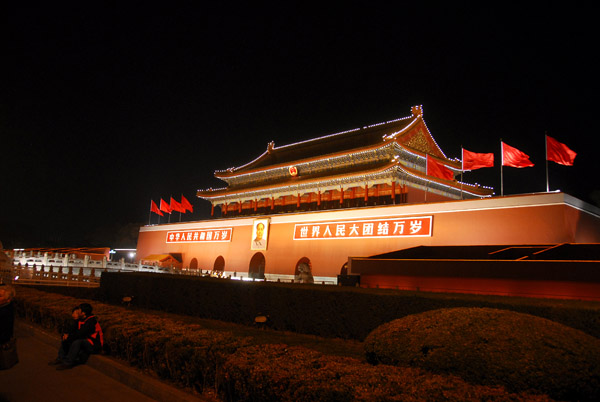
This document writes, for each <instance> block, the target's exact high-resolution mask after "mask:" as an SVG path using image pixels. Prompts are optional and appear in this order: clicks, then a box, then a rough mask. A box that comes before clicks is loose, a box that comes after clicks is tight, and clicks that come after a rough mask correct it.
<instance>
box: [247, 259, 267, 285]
mask: <svg viewBox="0 0 600 402" xmlns="http://www.w3.org/2000/svg"><path fill="white" fill-rule="evenodd" d="M265 264H266V261H265V256H264V255H263V253H256V254H254V255H253V256H252V259H250V266H249V268H248V277H249V278H254V279H265Z"/></svg>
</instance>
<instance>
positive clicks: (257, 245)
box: [250, 218, 271, 250]
mask: <svg viewBox="0 0 600 402" xmlns="http://www.w3.org/2000/svg"><path fill="white" fill-rule="evenodd" d="M270 221H271V220H270V219H269V218H262V219H255V220H254V222H253V223H252V237H251V238H250V250H266V249H267V244H268V243H269V223H270ZM261 225H262V227H261ZM259 236H260V239H259V238H258V237H259Z"/></svg>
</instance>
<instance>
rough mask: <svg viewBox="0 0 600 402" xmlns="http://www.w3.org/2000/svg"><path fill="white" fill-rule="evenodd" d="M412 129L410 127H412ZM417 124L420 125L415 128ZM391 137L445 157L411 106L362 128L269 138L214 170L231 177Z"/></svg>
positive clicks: (407, 144) (417, 111) (368, 145)
mask: <svg viewBox="0 0 600 402" xmlns="http://www.w3.org/2000/svg"><path fill="white" fill-rule="evenodd" d="M413 128H414V129H415V130H412V129H413ZM418 128H422V130H419V129H418ZM391 138H395V140H396V141H397V142H399V143H401V144H403V145H404V146H406V147H408V148H412V149H414V150H416V151H421V152H423V153H427V154H431V155H433V156H436V157H438V158H441V159H444V160H446V159H447V158H446V156H445V155H444V153H443V152H442V150H441V149H440V148H439V146H438V145H437V143H436V142H435V140H434V139H433V137H432V136H431V133H430V132H429V130H428V129H427V126H426V125H425V123H424V121H423V110H422V108H421V107H420V106H413V108H412V115H411V116H407V117H404V118H400V119H396V120H391V121H387V122H383V123H378V124H373V125H370V126H365V127H362V128H356V129H353V130H348V131H343V132H340V133H336V134H330V135H325V136H322V137H318V138H314V139H311V140H307V141H302V142H297V143H294V144H289V145H284V146H281V147H276V146H275V144H274V143H273V142H271V143H270V144H269V145H268V147H267V150H266V151H265V152H264V153H263V154H262V155H260V156H259V157H258V158H256V159H255V160H253V161H251V162H249V163H247V164H246V165H243V166H240V167H236V168H230V169H227V170H224V171H217V172H215V176H216V177H218V178H227V177H233V176H237V175H240V174H244V173H248V172H251V171H259V170H263V169H265V168H267V167H271V166H275V165H283V164H291V163H292V162H295V161H299V160H304V159H312V158H314V159H318V158H319V156H323V155H330V154H339V153H344V152H345V151H350V150H355V149H359V148H366V147H372V146H373V145H377V144H383V143H384V142H385V141H386V140H389V139H391Z"/></svg>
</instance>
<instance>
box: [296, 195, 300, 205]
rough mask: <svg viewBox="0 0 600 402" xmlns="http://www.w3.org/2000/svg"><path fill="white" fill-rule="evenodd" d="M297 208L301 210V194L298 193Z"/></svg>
mask: <svg viewBox="0 0 600 402" xmlns="http://www.w3.org/2000/svg"><path fill="white" fill-rule="evenodd" d="M296 208H300V193H298V200H297V201H296Z"/></svg>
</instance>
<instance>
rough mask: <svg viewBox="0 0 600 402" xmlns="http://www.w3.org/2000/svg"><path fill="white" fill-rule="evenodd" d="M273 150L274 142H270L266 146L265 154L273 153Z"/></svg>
mask: <svg viewBox="0 0 600 402" xmlns="http://www.w3.org/2000/svg"><path fill="white" fill-rule="evenodd" d="M273 148H275V141H271V142H269V143H268V144H267V153H268V154H270V153H271V152H273Z"/></svg>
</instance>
